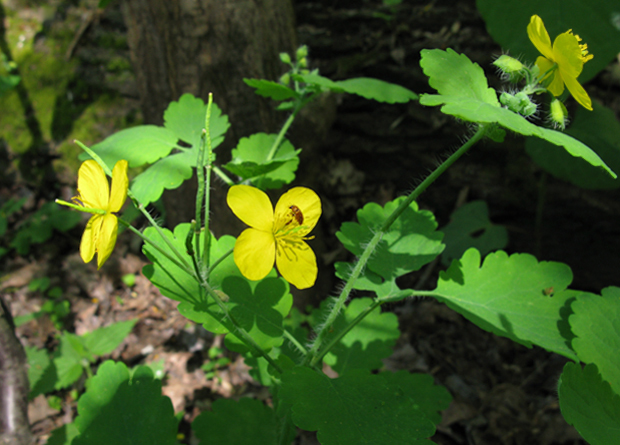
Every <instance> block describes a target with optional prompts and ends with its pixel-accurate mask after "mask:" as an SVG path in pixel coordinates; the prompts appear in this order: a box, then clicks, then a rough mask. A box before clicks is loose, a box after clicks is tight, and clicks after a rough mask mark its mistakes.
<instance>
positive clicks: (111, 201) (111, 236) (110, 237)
mask: <svg viewBox="0 0 620 445" xmlns="http://www.w3.org/2000/svg"><path fill="white" fill-rule="evenodd" d="M128 186H129V180H128V179H127V161H125V160H121V161H118V162H117V163H116V165H115V166H114V170H113V171H112V192H110V187H109V185H108V178H106V175H105V173H104V171H103V168H101V166H100V165H99V164H97V162H96V161H93V160H92V159H91V160H88V161H85V162H84V163H83V164H82V166H81V167H80V170H79V171H78V196H76V197H74V198H73V199H72V201H73V202H74V203H76V204H79V205H81V206H82V207H85V208H87V209H91V210H92V209H95V210H99V211H100V212H96V213H95V212H93V216H91V218H90V219H89V220H88V223H87V224H86V229H84V234H83V235H82V241H81V243H80V256H81V257H82V259H83V260H84V262H85V263H88V262H89V261H90V260H92V259H93V257H94V256H95V253H97V269H99V268H100V267H101V266H102V265H103V263H105V262H106V260H107V259H108V258H109V257H110V255H111V254H112V250H114V245H115V244H116V235H117V231H118V218H117V217H116V215H115V214H114V213H116V212H118V211H120V209H121V207H123V204H124V203H125V200H126V199H127V188H128Z"/></svg>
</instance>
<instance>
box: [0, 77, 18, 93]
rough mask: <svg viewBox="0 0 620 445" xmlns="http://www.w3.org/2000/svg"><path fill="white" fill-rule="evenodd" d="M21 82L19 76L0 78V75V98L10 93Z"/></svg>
mask: <svg viewBox="0 0 620 445" xmlns="http://www.w3.org/2000/svg"><path fill="white" fill-rule="evenodd" d="M20 81H21V77H20V76H1V75H0V97H2V96H4V95H5V94H6V93H8V92H9V91H11V90H12V89H13V88H15V87H16V86H17V84H18V83H19V82H20Z"/></svg>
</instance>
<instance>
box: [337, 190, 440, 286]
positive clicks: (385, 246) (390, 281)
mask: <svg viewBox="0 0 620 445" xmlns="http://www.w3.org/2000/svg"><path fill="white" fill-rule="evenodd" d="M404 199H405V198H404V197H400V198H397V199H395V200H394V201H390V202H388V203H387V204H386V205H385V206H384V207H381V206H380V205H378V204H375V203H369V204H366V205H365V206H364V207H363V208H362V209H360V210H358V211H357V219H358V221H359V222H358V223H351V222H345V223H344V224H342V226H341V228H340V231H339V232H337V233H336V236H337V237H338V239H339V240H340V242H342V244H343V245H344V247H346V248H347V250H349V251H350V252H352V253H353V254H354V255H358V256H359V255H361V254H362V251H363V246H365V245H366V244H367V243H368V242H369V241H370V239H371V238H372V237H373V235H374V234H375V233H376V231H377V229H378V228H379V227H380V226H381V225H382V224H383V222H384V221H385V220H386V219H387V218H388V216H389V215H391V214H392V212H393V211H394V210H396V208H397V207H398V206H399V204H400V203H401V202H402V201H403V200H404ZM442 238H443V233H441V232H437V222H436V221H435V217H434V216H433V214H432V213H431V212H429V211H427V210H418V205H417V204H416V203H415V202H412V203H411V204H410V205H409V207H407V208H406V209H405V211H404V212H403V213H402V214H401V215H400V216H399V217H398V218H397V219H396V221H394V223H393V224H392V225H391V226H390V228H389V229H388V231H387V232H386V233H385V234H384V235H383V236H382V238H381V241H380V242H379V244H378V245H377V247H376V249H375V251H374V252H373V254H372V256H371V258H370V260H369V261H368V263H367V269H368V270H369V272H370V273H366V274H365V276H366V277H367V278H368V279H367V280H365V281H364V280H357V281H356V283H355V287H356V288H357V289H367V287H366V286H370V285H371V284H372V289H369V290H375V289H377V290H378V291H379V292H381V293H383V292H385V291H390V290H394V286H396V284H395V280H396V278H398V277H400V276H402V275H405V274H407V273H409V272H412V271H414V270H419V269H420V268H421V267H422V266H424V265H425V264H428V263H430V262H431V261H432V260H433V259H435V258H436V257H437V255H439V254H440V253H441V252H442V251H443V248H444V245H443V244H442V243H441V240H442ZM347 267H348V266H344V265H339V266H338V269H337V270H338V274H339V276H340V277H341V278H346V277H347V276H348V273H347ZM349 267H350V266H349ZM373 274H374V275H373ZM365 285H366V286H365ZM375 286H378V287H375ZM379 288H380V289H379Z"/></svg>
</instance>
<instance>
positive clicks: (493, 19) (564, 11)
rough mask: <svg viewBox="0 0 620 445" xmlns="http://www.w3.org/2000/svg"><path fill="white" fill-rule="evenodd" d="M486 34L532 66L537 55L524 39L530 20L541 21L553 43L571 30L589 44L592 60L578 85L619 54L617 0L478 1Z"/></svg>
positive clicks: (530, 44) (619, 39)
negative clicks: (537, 17) (560, 35)
mask: <svg viewBox="0 0 620 445" xmlns="http://www.w3.org/2000/svg"><path fill="white" fill-rule="evenodd" d="M476 4H477V6H478V10H479V11H480V14H481V15H482V17H483V18H484V20H485V22H486V25H487V31H488V32H489V34H491V36H492V37H493V38H494V39H495V41H496V42H497V43H499V44H500V45H501V46H502V48H503V49H504V50H509V51H510V52H511V54H513V55H518V56H523V57H522V58H521V60H522V61H524V62H529V63H534V62H535V61H536V57H538V56H539V55H540V53H539V52H538V50H537V49H536V48H535V47H534V45H533V44H532V42H530V39H529V38H528V36H527V25H528V23H529V22H530V17H532V15H534V14H537V15H538V16H540V18H542V19H543V21H544V23H545V27H546V28H547V31H548V32H549V36H550V37H551V41H552V42H553V41H554V40H555V38H556V37H557V36H558V34H561V33H563V32H566V31H568V30H569V29H572V30H573V32H574V33H575V34H577V35H579V37H581V39H582V42H581V43H586V44H587V45H588V51H589V52H590V54H594V59H592V60H590V61H589V62H587V63H586V64H585V65H584V66H583V72H582V73H581V76H579V81H580V82H587V81H588V80H590V79H592V78H593V77H594V76H595V75H596V74H597V73H599V72H600V71H602V70H603V69H604V68H605V67H606V66H607V65H608V64H609V62H611V61H612V60H613V59H614V58H615V57H616V56H617V55H618V52H620V26H619V25H618V2H617V0H591V1H590V0H563V1H562V2H561V3H558V2H541V1H538V0H522V1H518V2H498V1H495V0H477V2H476Z"/></svg>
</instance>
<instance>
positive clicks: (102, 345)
mask: <svg viewBox="0 0 620 445" xmlns="http://www.w3.org/2000/svg"><path fill="white" fill-rule="evenodd" d="M137 321H138V319H135V320H127V321H120V322H117V323H114V324H111V325H109V326H106V327H103V328H99V329H95V330H94V331H92V332H88V333H86V334H84V335H83V336H82V339H83V341H84V346H85V347H86V349H88V350H89V351H90V352H91V353H92V354H94V355H104V354H109V353H110V352H112V351H114V350H115V349H116V348H117V346H118V345H120V344H121V342H122V341H123V340H124V339H125V337H127V335H128V334H129V333H130V332H131V330H132V329H133V327H134V325H135V324H136V322H137Z"/></svg>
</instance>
